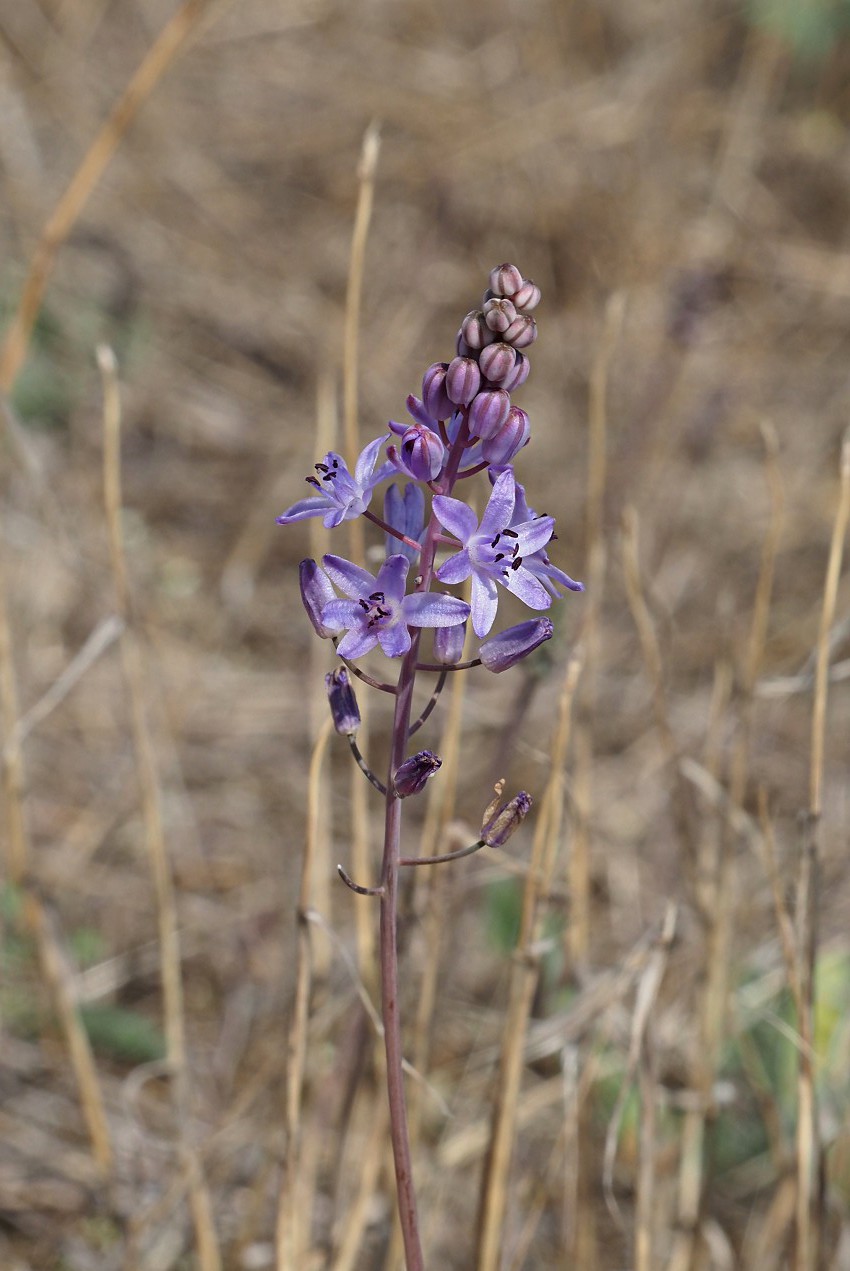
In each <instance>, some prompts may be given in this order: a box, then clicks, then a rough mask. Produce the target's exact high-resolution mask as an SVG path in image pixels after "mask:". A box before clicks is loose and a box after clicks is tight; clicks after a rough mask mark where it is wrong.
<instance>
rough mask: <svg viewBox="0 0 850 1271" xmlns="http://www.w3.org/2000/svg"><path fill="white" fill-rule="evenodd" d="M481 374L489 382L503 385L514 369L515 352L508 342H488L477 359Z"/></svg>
mask: <svg viewBox="0 0 850 1271" xmlns="http://www.w3.org/2000/svg"><path fill="white" fill-rule="evenodd" d="M478 365H479V366H480V367H481V374H482V375H483V376H484V378H485V379H487V380H489V381H490V383H491V384H499V385H503V384H504V382H505V380H507V379H508V378H509V377H510V376H511V375H512V374H513V370H514V366H515V365H516V354H515V353H514V351H513V349H512V348H511V346H510V345H509V344H502V343H501V342H500V343H498V344H488V345H487V348H486V349H482V350H481V356H480V357H479V359H478Z"/></svg>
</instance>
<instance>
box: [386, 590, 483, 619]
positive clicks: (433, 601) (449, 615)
mask: <svg viewBox="0 0 850 1271" xmlns="http://www.w3.org/2000/svg"><path fill="white" fill-rule="evenodd" d="M401 609H402V613H403V614H404V620H405V622H408V623H410V625H411V626H413V627H456V626H459V624H460V623H462V622H465V621H466V619H467V618H468V617H469V605H468V604H467V603H466V601H465V600H460V599H459V598H458V597H457V596H443V595H441V594H440V593H439V592H433V591H417V592H414V593H413V594H412V595H410V596H405V598H404V600H403V601H402V602H401Z"/></svg>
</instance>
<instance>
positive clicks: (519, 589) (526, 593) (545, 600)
mask: <svg viewBox="0 0 850 1271" xmlns="http://www.w3.org/2000/svg"><path fill="white" fill-rule="evenodd" d="M505 586H506V587H507V589H508V591H509V592H510V593H511V595H513V596H518V597H519V599H520V600H521V601H522V603H523V604H524V605H528V607H529V609H548V608H549V606H550V605H551V603H552V597H551V596H550V595H549V593H548V591H547V590H546V588H545V587H544V586H543V584H542V583H541V582H540V581H539V579H537V578H535V577H534V575H533V574H532V573H531V571H530V570H528V569H524V568H523V567H520V568H519V569H509V570H508V576H507V578H506V579H505Z"/></svg>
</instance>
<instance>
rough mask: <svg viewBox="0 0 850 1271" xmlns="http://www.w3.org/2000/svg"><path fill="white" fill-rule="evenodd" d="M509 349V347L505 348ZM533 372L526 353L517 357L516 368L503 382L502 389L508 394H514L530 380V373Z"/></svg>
mask: <svg viewBox="0 0 850 1271" xmlns="http://www.w3.org/2000/svg"><path fill="white" fill-rule="evenodd" d="M505 347H507V346H505ZM530 370H531V363H530V362H529V360H528V358H527V357H526V356H525V354H524V353H517V354H516V355H515V361H514V367H513V370H512V371H511V373H510V375H508V376H507V377H506V378H505V379H504V380H503V381H502V388H504V389H505V391H506V392H508V393H513V392H515V391H516V389H518V388H520V387H521V386H522V385H523V384H524V383H525V381H526V380H527V379H528V372H529V371H530Z"/></svg>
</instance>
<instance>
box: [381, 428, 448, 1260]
mask: <svg viewBox="0 0 850 1271" xmlns="http://www.w3.org/2000/svg"><path fill="white" fill-rule="evenodd" d="M468 436H469V433H468V428H467V425H466V421H465V420H464V422H463V425H462V427H461V428H460V429H459V431H458V435H457V437H456V439H455V444H454V446H453V447H452V449H451V451H450V453H449V458H448V462H447V465H446V470H445V473H444V475H443V480H442V482H441V488H442V492H443V493H445V494H449V493H451V489H452V486H453V485H454V483H455V481H456V479H457V472H458V468H459V466H460V461H461V457H462V455H463V451H464V447H465V446H466V442H467V440H468ZM440 529H441V527H440V523H439V521H438V520H437V518H436V517H435V516H434V515H433V513H432V515H431V519H430V521H429V523H428V529H427V530H426V532H425V537H424V541H423V543H422V555H421V558H420V571H419V581H418V583H417V587H416V589H417V591H428V589H429V588H430V586H431V579H432V577H433V573H434V557H435V554H436V550H437V543H438V541H439V538H440ZM418 656H419V628H418V627H414V628H413V629H412V631H411V645H410V648H409V649H408V651H407V653H406V654H405V655H404V657H403V659H402V663H401V670H400V671H399V676H398V685H397V687H396V700H395V712H394V715H393V730H392V744H391V747H390V764H389V771H388V776H387V796H386V799H387V801H386V816H385V821H384V856H383V862H382V864H381V882H380V887H381V892H380V896H381V941H380V960H381V1011H382V1015H383V1023H384V1046H385V1049H386V1055H387V1097H388V1100H389V1106H390V1138H391V1139H392V1145H393V1159H394V1162H395V1176H396V1193H397V1195H398V1210H399V1219H400V1222H401V1233H402V1238H403V1241H404V1253H405V1259H406V1262H407V1271H425V1263H424V1261H423V1257H422V1243H421V1240H420V1237H419V1220H418V1217H417V1212H416V1193H415V1191H414V1187H413V1166H412V1161H411V1154H410V1133H409V1130H408V1124H407V1104H406V1101H405V1096H404V1068H403V1060H404V1055H403V1051H402V1041H401V1014H400V1004H399V976H398V875H399V862H400V859H401V804H402V801H401V799H400V798H399V797H398V795H397V794H396V793H395V789H394V786H393V775H394V773H395V771H396V769H397V768H398V767H399V766H400V765H401V764H402V763H403V761H404V759H405V757H406V753H405V752H406V750H407V739H408V736H409V731H410V715H411V706H412V704H413V686H414V683H415V681H416V666H417V661H418Z"/></svg>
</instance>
